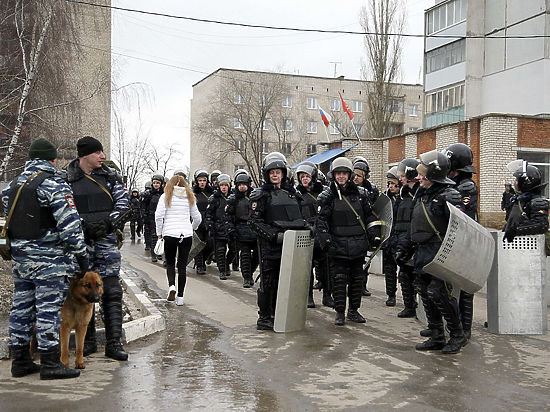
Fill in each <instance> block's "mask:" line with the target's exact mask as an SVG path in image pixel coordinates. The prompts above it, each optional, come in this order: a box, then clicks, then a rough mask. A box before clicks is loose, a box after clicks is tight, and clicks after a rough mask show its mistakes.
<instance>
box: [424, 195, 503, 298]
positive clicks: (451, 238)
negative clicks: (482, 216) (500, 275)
mask: <svg viewBox="0 0 550 412" xmlns="http://www.w3.org/2000/svg"><path fill="white" fill-rule="evenodd" d="M447 207H448V208H449V211H450V218H449V224H448V226H447V233H446V234H445V238H444V239H443V243H442V244H441V247H440V248H439V251H438V252H437V255H436V256H435V257H434V259H433V260H432V261H431V262H430V263H428V264H427V265H426V266H424V268H423V269H424V271H425V272H426V273H429V274H431V275H434V276H437V277H438V278H439V279H442V280H444V281H446V282H449V283H452V284H453V286H454V287H455V288H459V289H462V290H464V291H466V292H468V293H475V292H477V291H478V290H480V289H481V288H482V287H483V286H484V285H485V282H486V281H487V277H488V276H489V272H490V271H491V266H492V265H493V257H494V251H495V241H494V239H493V237H492V236H491V233H490V232H489V231H488V230H487V229H485V228H484V227H483V226H481V225H480V224H479V223H477V222H476V221H475V220H473V219H471V218H470V217H468V216H467V215H466V214H464V213H463V212H462V211H460V210H459V209H458V208H456V207H455V206H453V205H451V204H450V203H449V202H447Z"/></svg>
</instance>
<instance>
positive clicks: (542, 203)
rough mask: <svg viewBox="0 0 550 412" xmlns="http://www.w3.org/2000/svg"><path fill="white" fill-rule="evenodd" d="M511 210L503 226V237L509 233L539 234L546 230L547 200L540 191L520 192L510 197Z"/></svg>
mask: <svg viewBox="0 0 550 412" xmlns="http://www.w3.org/2000/svg"><path fill="white" fill-rule="evenodd" d="M511 201H512V210H511V212H510V216H509V217H508V222H507V223H506V226H505V227H504V232H506V235H505V237H507V238H508V239H510V235H512V234H513V236H512V238H513V237H514V236H525V235H540V234H545V233H546V232H547V231H548V200H546V199H545V198H544V197H543V196H542V195H541V194H540V193H532V192H527V193H522V194H520V195H518V196H514V197H512V200H511Z"/></svg>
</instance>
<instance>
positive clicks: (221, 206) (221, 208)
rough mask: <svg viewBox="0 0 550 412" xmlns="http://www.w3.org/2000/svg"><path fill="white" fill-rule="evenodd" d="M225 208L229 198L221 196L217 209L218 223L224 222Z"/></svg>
mask: <svg viewBox="0 0 550 412" xmlns="http://www.w3.org/2000/svg"><path fill="white" fill-rule="evenodd" d="M225 206H227V198H226V197H224V196H223V195H221V196H220V202H219V203H218V207H217V209H216V222H223V220H224V218H225Z"/></svg>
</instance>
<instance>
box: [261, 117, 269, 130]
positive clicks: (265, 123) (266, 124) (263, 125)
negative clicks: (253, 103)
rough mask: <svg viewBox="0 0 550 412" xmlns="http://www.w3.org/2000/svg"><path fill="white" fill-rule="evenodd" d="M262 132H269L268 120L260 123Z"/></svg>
mask: <svg viewBox="0 0 550 412" xmlns="http://www.w3.org/2000/svg"><path fill="white" fill-rule="evenodd" d="M262 130H269V120H267V119H264V120H263V122H262Z"/></svg>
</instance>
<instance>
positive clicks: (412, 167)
mask: <svg viewBox="0 0 550 412" xmlns="http://www.w3.org/2000/svg"><path fill="white" fill-rule="evenodd" d="M419 164H420V162H419V161H418V160H417V159H415V158H412V157H407V158H406V159H403V160H401V161H400V162H399V164H398V165H397V173H398V174H399V175H404V176H405V178H406V179H407V180H414V179H415V178H416V176H418V171H417V170H416V167H417V166H418V165H419Z"/></svg>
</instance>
